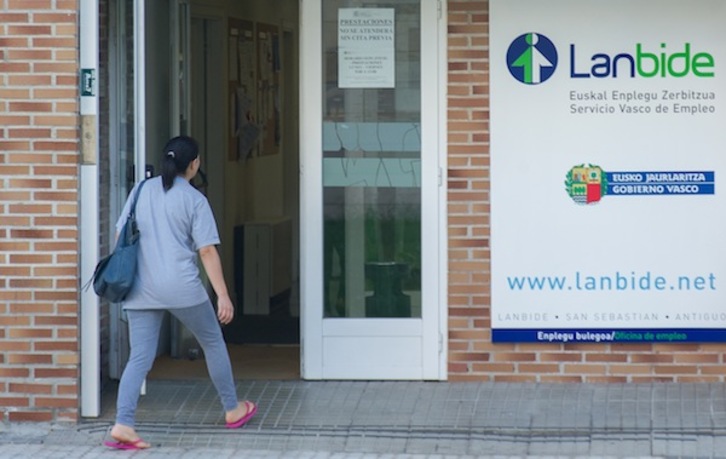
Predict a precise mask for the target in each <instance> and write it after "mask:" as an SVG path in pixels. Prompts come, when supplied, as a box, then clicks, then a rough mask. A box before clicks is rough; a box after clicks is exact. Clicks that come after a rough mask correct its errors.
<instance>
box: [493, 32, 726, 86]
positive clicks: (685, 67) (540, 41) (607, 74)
mask: <svg viewBox="0 0 726 459" xmlns="http://www.w3.org/2000/svg"><path fill="white" fill-rule="evenodd" d="M577 48H578V47H577V45H575V44H574V43H571V44H570V45H569V51H570V55H569V69H568V70H569V76H570V78H572V79H582V78H598V79H602V78H620V77H624V78H658V77H660V78H683V77H689V76H690V77H696V78H713V77H714V76H715V75H716V72H715V69H716V62H715V59H714V57H713V55H712V54H710V53H708V52H704V51H700V50H694V46H693V44H692V43H689V42H685V43H683V45H681V46H680V47H679V46H677V45H676V46H675V47H669V46H668V45H667V44H666V43H660V45H659V46H658V47H657V48H655V49H654V48H653V47H652V46H646V45H644V44H643V43H636V44H635V46H634V47H633V48H634V49H633V51H631V52H617V53H610V54H609V53H606V52H596V53H594V54H592V55H590V56H588V53H581V52H578V49H577ZM583 54H584V55H583ZM557 62H558V57H557V48H556V47H555V45H554V44H553V43H552V41H551V40H550V39H549V38H547V37H546V36H544V35H542V34H541V33H535V32H529V33H525V34H522V35H520V36H518V37H517V38H515V39H514V41H512V43H511V44H510V45H509V49H507V68H508V69H509V73H511V74H512V76H513V77H514V78H516V79H517V80H518V81H520V82H522V83H524V84H529V85H536V84H540V83H544V82H545V81H547V80H548V79H549V78H550V77H552V75H553V74H554V73H555V70H556V69H557Z"/></svg>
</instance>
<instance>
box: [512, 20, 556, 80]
mask: <svg viewBox="0 0 726 459" xmlns="http://www.w3.org/2000/svg"><path fill="white" fill-rule="evenodd" d="M507 67H508V68H509V73H511V74H512V76H513V77H514V78H516V79H517V80H519V81H521V82H522V83H525V84H540V83H543V82H545V81H547V80H548V79H549V78H550V77H551V76H552V74H554V73H555V69H556V68H557V49H556V48H555V45H554V44H553V43H552V41H550V39H549V38H547V37H545V36H544V35H542V34H539V33H534V32H530V33H525V34H522V35H520V36H518V37H517V38H516V39H515V40H514V41H513V42H512V44H510V45H509V49H508V50H507Z"/></svg>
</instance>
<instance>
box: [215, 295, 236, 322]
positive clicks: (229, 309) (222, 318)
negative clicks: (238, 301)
mask: <svg viewBox="0 0 726 459" xmlns="http://www.w3.org/2000/svg"><path fill="white" fill-rule="evenodd" d="M217 317H218V318H219V322H220V323H221V324H222V325H227V324H228V323H230V322H232V319H234V305H233V304H232V300H231V299H230V298H229V297H228V296H227V297H220V298H218V299H217Z"/></svg>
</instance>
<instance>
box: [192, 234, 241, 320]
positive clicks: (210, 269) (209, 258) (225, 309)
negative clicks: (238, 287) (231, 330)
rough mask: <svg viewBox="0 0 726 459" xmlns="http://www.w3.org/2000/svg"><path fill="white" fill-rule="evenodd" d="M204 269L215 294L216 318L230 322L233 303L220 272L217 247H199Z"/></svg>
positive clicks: (220, 264)
mask: <svg viewBox="0 0 726 459" xmlns="http://www.w3.org/2000/svg"><path fill="white" fill-rule="evenodd" d="M199 256H200V258H201V259H202V264H203V265H204V269H205V270H206V271H207V276H208V277H209V281H210V282H211V283H212V288H213V289H214V293H216V294H217V318H219V321H220V322H221V323H222V324H223V325H227V324H228V323H230V322H232V319H233V318H234V305H233V304H232V300H231V299H230V297H229V293H228V292H227V285H226V284H225V283H224V274H223V273H222V261H221V260H220V258H219V252H217V247H215V246H213V245H208V246H206V247H202V248H201V249H199Z"/></svg>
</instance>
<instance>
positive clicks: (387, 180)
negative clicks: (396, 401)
mask: <svg viewBox="0 0 726 459" xmlns="http://www.w3.org/2000/svg"><path fill="white" fill-rule="evenodd" d="M302 8H303V11H302V14H303V18H302V21H301V23H302V24H303V25H302V27H303V31H302V42H303V53H304V54H303V56H302V59H301V62H302V65H303V68H302V94H303V96H302V99H301V101H302V103H301V106H302V109H301V114H300V115H301V116H300V119H301V122H302V123H303V124H302V127H301V148H302V166H303V167H302V187H301V195H302V196H301V206H302V209H301V218H302V235H301V236H302V239H301V240H302V243H301V250H302V262H303V269H302V272H301V274H302V276H303V277H302V282H301V291H302V300H303V304H302V310H303V339H302V345H303V377H304V378H306V379H414V380H420V379H430V380H434V379H445V378H446V371H445V352H444V351H445V350H444V346H445V312H446V307H445V305H446V301H445V296H444V292H445V287H443V286H444V285H445V281H446V279H445V276H446V270H445V267H444V260H445V258H444V256H443V254H444V252H443V248H444V246H445V243H444V241H445V231H444V224H443V215H444V212H443V207H444V202H445V200H444V195H443V187H442V183H441V180H442V178H441V177H442V175H441V170H442V164H443V158H442V153H443V151H444V149H443V148H441V145H440V143H441V142H440V139H441V137H442V136H441V135H440V132H442V129H441V126H440V120H441V119H442V118H443V115H442V112H443V110H444V106H443V104H441V103H440V98H441V94H440V92H441V91H442V85H443V84H444V81H443V78H441V79H440V78H439V75H440V68H439V67H440V61H439V59H440V56H441V55H442V53H440V43H443V40H442V39H441V38H440V33H441V32H442V30H441V27H443V26H442V25H441V22H442V21H441V10H440V8H441V5H440V3H439V2H437V1H436V0H396V1H394V0H388V2H386V1H384V2H381V1H375V2H371V1H368V0H320V1H317V2H303V3H302Z"/></svg>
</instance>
